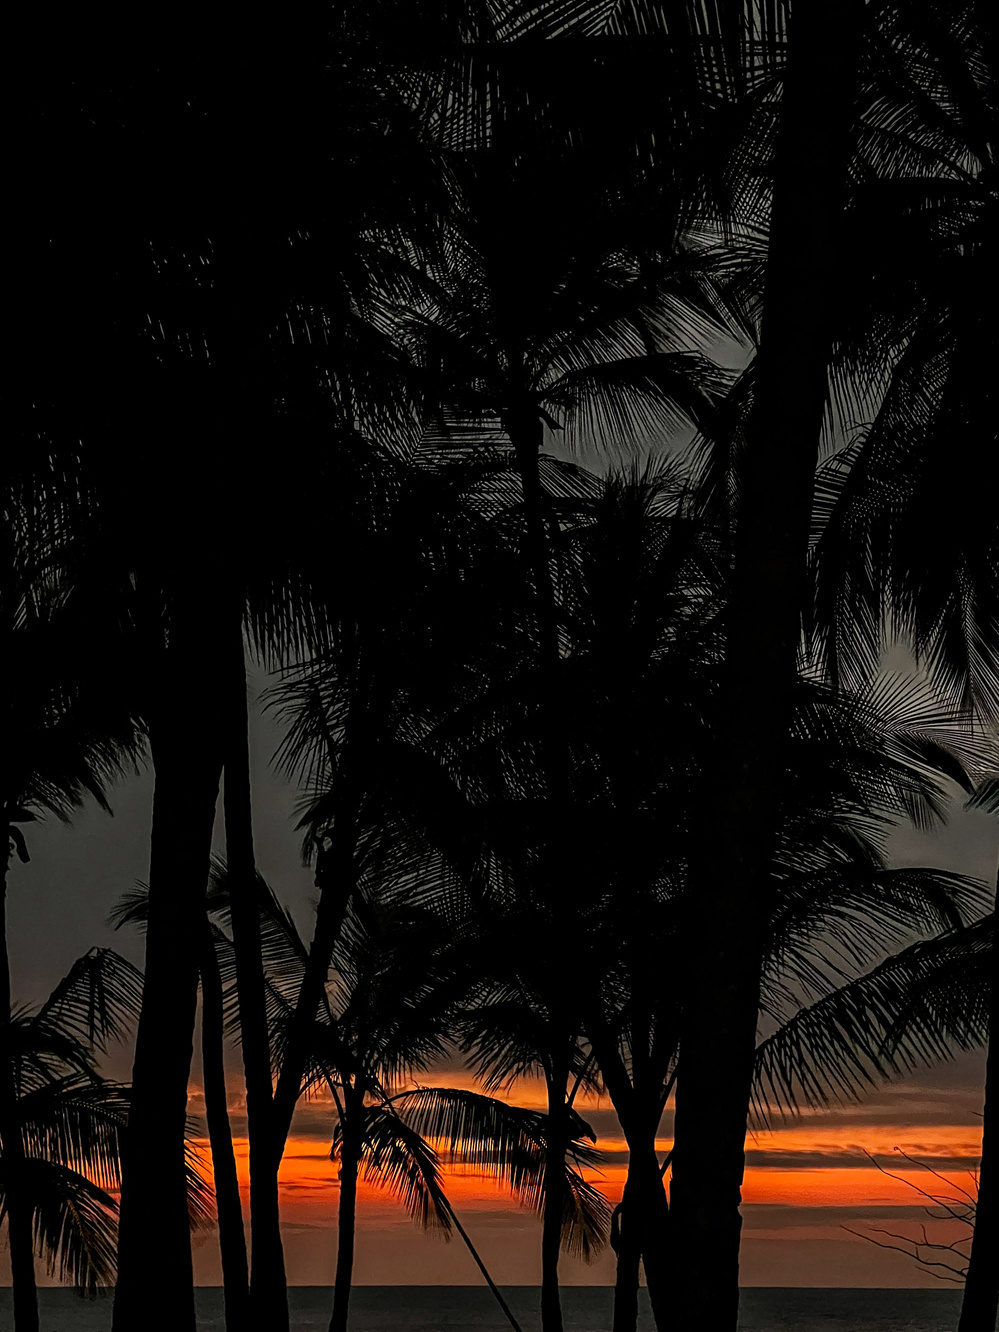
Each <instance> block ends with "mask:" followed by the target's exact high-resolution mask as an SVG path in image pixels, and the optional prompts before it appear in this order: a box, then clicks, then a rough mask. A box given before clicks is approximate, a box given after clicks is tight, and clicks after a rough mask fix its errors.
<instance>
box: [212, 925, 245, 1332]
mask: <svg viewBox="0 0 999 1332" xmlns="http://www.w3.org/2000/svg"><path fill="white" fill-rule="evenodd" d="M224 1051H225V1034H224V1029H223V1016H222V978H221V976H220V975H219V967H218V959H217V958H216V956H215V945H214V943H213V942H212V933H211V926H210V925H209V924H208V922H207V921H206V922H205V930H204V941H203V943H202V954H201V1060H202V1067H203V1070H204V1078H205V1118H206V1119H207V1120H208V1140H209V1142H210V1144H211V1149H212V1174H213V1175H214V1177H215V1208H216V1211H217V1212H218V1220H219V1251H220V1254H221V1258H222V1287H223V1295H224V1299H225V1325H226V1332H242V1329H243V1328H246V1327H247V1326H249V1318H250V1277H249V1268H248V1266H247V1261H246V1235H245V1233H244V1231H243V1208H242V1204H241V1202H240V1198H239V1179H238V1177H237V1174H236V1157H235V1154H234V1152H233V1150H232V1130H231V1126H230V1124H229V1107H228V1105H227V1091H226V1084H225V1064H224Z"/></svg>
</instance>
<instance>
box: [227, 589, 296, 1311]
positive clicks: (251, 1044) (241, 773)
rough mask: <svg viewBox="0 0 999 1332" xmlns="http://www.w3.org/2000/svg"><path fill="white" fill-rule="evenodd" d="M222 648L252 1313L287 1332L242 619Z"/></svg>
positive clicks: (236, 620)
mask: <svg viewBox="0 0 999 1332" xmlns="http://www.w3.org/2000/svg"><path fill="white" fill-rule="evenodd" d="M226 646H227V649H228V655H229V670H230V675H229V680H228V686H229V703H230V713H229V725H228V728H227V735H226V758H225V788H224V789H225V794H224V809H225V840H226V859H227V864H228V871H229V874H228V878H229V894H230V898H229V910H230V916H231V919H232V941H233V950H234V953H235V957H236V982H237V987H238V992H239V1025H240V1035H241V1038H242V1041H241V1043H242V1050H243V1072H244V1077H245V1080H246V1120H247V1136H248V1138H249V1146H250V1236H251V1253H252V1270H251V1281H250V1284H251V1291H252V1295H253V1308H254V1313H255V1315H256V1316H258V1317H259V1318H260V1320H261V1325H262V1326H265V1327H267V1328H268V1329H273V1332H286V1330H287V1327H288V1288H287V1281H286V1278H285V1268H284V1248H283V1245H282V1243H281V1227H280V1213H279V1207H278V1182H277V1174H278V1167H279V1165H280V1159H281V1158H280V1156H279V1155H277V1154H276V1153H275V1152H274V1150H273V1141H274V1138H273V1116H274V1099H273V1087H272V1084H271V1057H270V1039H269V1034H268V1029H267V1006H266V996H265V988H264V964H263V957H262V954H261V944H260V910H259V904H258V895H257V888H256V861H255V857H254V851H253V814H252V804H251V792H250V755H249V742H248V733H247V728H248V724H249V718H248V713H247V703H246V665H245V661H244V657H243V623H242V614H239V615H237V616H234V617H233V621H232V623H231V624H230V626H229V641H228V643H227V645H226Z"/></svg>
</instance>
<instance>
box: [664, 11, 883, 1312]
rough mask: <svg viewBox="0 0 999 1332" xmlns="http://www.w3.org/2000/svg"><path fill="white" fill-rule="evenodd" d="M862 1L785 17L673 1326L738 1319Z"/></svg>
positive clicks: (683, 1114) (677, 1204)
mask: <svg viewBox="0 0 999 1332" xmlns="http://www.w3.org/2000/svg"><path fill="white" fill-rule="evenodd" d="M864 11H865V6H864V5H863V4H862V3H859V2H855V0H844V3H842V4H836V5H833V6H823V7H822V8H821V11H819V10H817V9H816V8H815V7H814V6H807V5H800V6H795V7H793V9H792V15H791V22H790V28H789V35H788V65H787V74H786V77H785V80H784V89H783V95H782V101H781V109H780V130H779V135H778V144H777V153H776V159H775V165H774V177H773V198H772V204H771V210H770V232H769V247H768V251H767V265H766V277H765V285H764V295H763V315H762V339H761V344H760V350H759V354H758V357H757V361H756V365H755V370H754V379H755V383H754V397H753V406H752V409H751V415H750V418H749V422H748V427H747V439H746V445H745V448H744V450H743V453H742V456H741V459H740V463H739V468H738V483H739V520H738V527H737V530H736V534H735V546H734V555H733V582H732V587H731V593H730V602H729V607H728V636H727V648H726V660H727V662H728V668H727V675H726V680H725V683H724V685H723V693H722V702H721V709H722V713H723V720H722V724H721V727H720V731H719V735H720V737H721V749H720V753H719V758H718V770H717V776H718V791H719V797H718V800H717V804H716V813H715V818H714V820H713V824H712V831H711V833H710V842H709V845H711V847H712V848H713V851H712V855H711V857H710V860H709V861H708V862H706V863H705V864H704V866H703V872H704V880H705V884H704V892H703V900H704V902H705V904H710V905H708V907H707V909H708V912H709V914H710V917H711V919H712V920H714V921H717V922H718V929H717V930H712V931H711V932H710V935H707V934H706V935H704V936H702V939H701V947H702V948H703V954H702V956H700V958H699V962H698V965H697V968H696V972H695V975H694V993H693V994H692V995H691V1001H690V1003H689V1006H688V1008H687V1009H686V1016H685V1031H684V1035H683V1038H682V1045H683V1051H684V1053H683V1066H682V1069H681V1073H680V1076H679V1078H678V1082H677V1099H676V1145H675V1149H674V1157H673V1184H672V1188H671V1201H672V1209H671V1210H672V1215H673V1222H674V1233H675V1237H676V1246H677V1248H676V1259H677V1267H676V1271H677V1283H676V1286H675V1295H676V1303H675V1308H676V1315H677V1318H678V1325H679V1326H680V1327H681V1328H691V1329H693V1328H699V1329H704V1330H705V1332H716V1330H717V1332H722V1330H723V1329H724V1330H725V1332H730V1329H733V1328H734V1327H735V1323H736V1319H737V1309H738V1298H739V1287H738V1256H739V1234H740V1225H741V1222H740V1218H739V1210H738V1203H739V1190H740V1186H741V1182H742V1176H743V1170H744V1160H745V1156H744V1144H745V1134H746V1122H747V1120H746V1117H747V1113H748V1107H749V1096H750V1087H751V1081H752V1069H753V1050H754V1045H755V1028H756V1014H757V1011H758V1004H759V983H760V982H759V977H760V971H761V960H762V949H763V937H762V922H763V921H764V920H766V919H767V917H768V914H769V913H768V909H767V904H768V903H769V902H770V901H771V900H772V888H771V883H770V877H771V874H770V866H771V862H772V858H773V854H774V849H775V845H776V841H777V836H778V829H779V820H780V815H779V810H780V799H781V792H782V790H783V772H784V770H785V763H784V760H785V750H786V746H787V742H788V736H789V727H790V721H791V707H792V696H793V685H794V677H795V661H796V657H797V652H798V643H799V637H800V631H799V619H800V608H801V604H802V591H803V586H804V578H805V570H806V559H807V547H808V533H809V521H810V515H811V509H812V494H813V485H814V473H815V464H816V459H817V453H818V445H819V434H820V429H821V425H822V419H823V413H824V410H825V401H826V367H827V365H828V362H829V358H830V353H831V347H832V337H833V329H832V326H831V323H830V320H829V312H830V310H831V308H832V302H833V293H834V271H835V270H834V262H833V261H834V256H835V254H836V236H837V230H838V227H839V225H840V219H841V217H842V214H843V210H844V206H845V203H846V198H847V193H846V183H847V161H848V156H849V151H850V131H851V127H852V123H853V103H854V96H855V91H856V82H857V71H858V67H859V60H860V50H861V41H862V33H863V31H864V26H865V12H864Z"/></svg>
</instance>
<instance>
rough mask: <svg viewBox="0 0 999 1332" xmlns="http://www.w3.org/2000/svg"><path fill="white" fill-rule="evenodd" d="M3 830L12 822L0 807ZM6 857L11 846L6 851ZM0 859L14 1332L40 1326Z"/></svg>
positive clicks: (0, 1145) (0, 989)
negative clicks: (2, 817)
mask: <svg viewBox="0 0 999 1332" xmlns="http://www.w3.org/2000/svg"><path fill="white" fill-rule="evenodd" d="M3 813H4V825H3V826H4V833H5V834H6V831H7V828H8V827H9V825H10V819H9V816H8V811H7V808H6V806H5V807H4V811H3ZM8 857H9V852H8ZM8 866H9V860H8V858H5V859H4V865H3V890H2V895H0V935H2V937H0V1042H2V1044H0V1149H2V1153H3V1175H4V1195H5V1196H4V1202H5V1204H6V1208H7V1238H8V1242H9V1244H10V1276H11V1286H12V1287H13V1297H14V1328H15V1330H16V1332H38V1292H37V1289H36V1287H35V1246H34V1241H33V1236H32V1216H33V1209H32V1206H31V1201H30V1199H29V1198H28V1197H27V1196H26V1195H25V1192H24V1189H23V1174H24V1139H23V1138H22V1136H21V1122H20V1115H19V1114H18V1108H17V1083H16V1081H15V1078H14V1050H13V1046H12V1042H11V1027H10V1002H11V995H10V960H9V958H8V956H7V870H8Z"/></svg>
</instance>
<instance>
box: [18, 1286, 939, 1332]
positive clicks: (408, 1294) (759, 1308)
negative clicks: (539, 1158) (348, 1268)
mask: <svg viewBox="0 0 999 1332" xmlns="http://www.w3.org/2000/svg"><path fill="white" fill-rule="evenodd" d="M164 1280H166V1277H165V1276H164ZM289 1294H290V1302H291V1310H292V1316H291V1325H292V1329H293V1332H318V1329H325V1328H326V1326H327V1324H328V1322H329V1316H330V1306H331V1301H332V1292H331V1290H330V1289H329V1288H328V1287H324V1286H298V1287H296V1288H294V1289H293V1290H291V1291H290V1292H289ZM503 1294H504V1297H505V1298H506V1300H507V1302H508V1303H509V1305H510V1307H511V1308H512V1310H513V1312H514V1314H515V1316H516V1317H517V1319H518V1320H519V1322H520V1325H521V1327H522V1328H523V1332H537V1330H538V1328H539V1327H540V1319H539V1317H538V1291H537V1289H536V1288H535V1287H533V1286H509V1287H506V1288H504V1291H503ZM38 1295H39V1303H40V1306H41V1324H42V1332H107V1329H108V1328H109V1326H110V1321H111V1301H110V1299H107V1298H99V1299H96V1300H81V1299H79V1298H78V1297H77V1296H76V1295H74V1294H73V1292H72V1291H68V1290H40V1291H39V1292H38ZM642 1295H643V1308H642V1316H641V1319H640V1322H639V1326H640V1328H641V1329H642V1332H651V1329H652V1328H653V1323H652V1319H651V1316H650V1314H649V1309H648V1302H647V1299H645V1292H644V1291H643V1292H642ZM197 1297H198V1314H199V1318H198V1326H199V1328H200V1329H203V1332H222V1329H223V1328H224V1322H223V1318H222V1292H221V1291H220V1290H218V1289H217V1288H215V1287H202V1288H201V1289H199V1290H198V1292H197ZM612 1300H613V1292H612V1291H611V1290H610V1289H609V1288H608V1287H603V1286H566V1287H564V1288H563V1290H562V1304H563V1309H564V1311H565V1323H566V1328H567V1332H607V1330H608V1329H609V1328H610V1323H611V1319H610V1312H611V1305H612ZM960 1300H961V1297H960V1292H959V1291H956V1290H844V1289H838V1288H837V1289H830V1290H822V1289H790V1288H783V1287H769V1288H766V1287H756V1288H750V1289H747V1290H744V1291H743V1293H742V1317H741V1320H740V1324H739V1326H740V1328H741V1329H743V1330H744V1332H771V1329H774V1330H775V1332H776V1330H777V1329H780V1332H954V1329H955V1328H956V1326H957V1315H958V1309H959V1307H960ZM155 1302H156V1296H155V1292H152V1293H151V1294H150V1318H151V1324H155V1318H154V1317H153V1315H154V1313H155ZM11 1325H12V1318H11V1299H10V1291H9V1290H0V1326H2V1327H3V1328H9V1327H11ZM350 1325H351V1332H394V1330H395V1329H397V1328H398V1329H405V1330H406V1332H510V1324H509V1323H508V1322H507V1321H506V1319H505V1318H504V1316H503V1314H502V1312H501V1311H500V1308H499V1306H498V1305H497V1304H496V1302H495V1300H494V1299H493V1298H492V1296H491V1295H490V1293H489V1291H488V1290H486V1289H484V1288H479V1287H475V1286H358V1287H357V1288H356V1289H355V1290H354V1292H353V1294H352V1296H351V1301H350Z"/></svg>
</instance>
